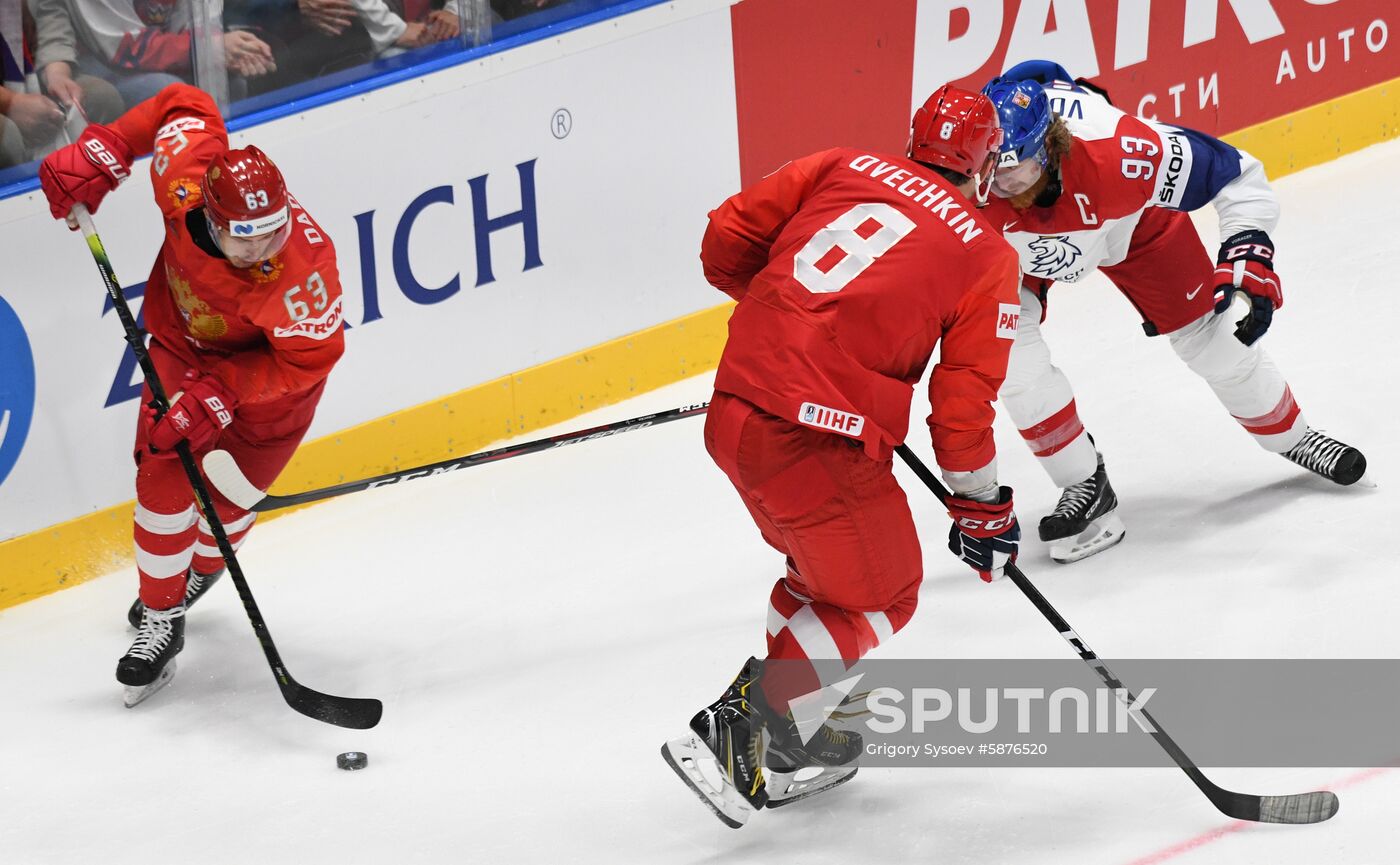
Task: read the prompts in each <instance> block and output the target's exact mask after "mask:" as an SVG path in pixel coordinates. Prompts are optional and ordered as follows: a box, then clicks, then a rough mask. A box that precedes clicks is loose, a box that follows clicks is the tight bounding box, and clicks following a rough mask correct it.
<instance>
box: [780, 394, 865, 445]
mask: <svg viewBox="0 0 1400 865" xmlns="http://www.w3.org/2000/svg"><path fill="white" fill-rule="evenodd" d="M797 420H798V423H801V424H802V425H804V426H812V427H817V428H818V429H824V430H831V431H832V432H837V433H840V434H841V435H846V436H850V437H851V438H860V431H861V430H863V429H865V418H863V417H861V416H860V415H858V414H851V413H850V412H848V411H841V410H839V409H834V408H828V407H827V406H824V405H817V404H816V403H811V402H804V403H803V404H802V407H801V408H799V409H798V410H797Z"/></svg>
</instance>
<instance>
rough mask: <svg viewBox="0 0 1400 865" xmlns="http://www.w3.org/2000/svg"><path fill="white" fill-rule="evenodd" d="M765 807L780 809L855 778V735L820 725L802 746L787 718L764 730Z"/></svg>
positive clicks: (858, 746) (858, 741)
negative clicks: (766, 793) (766, 740)
mask: <svg viewBox="0 0 1400 865" xmlns="http://www.w3.org/2000/svg"><path fill="white" fill-rule="evenodd" d="M767 731H768V747H767V751H766V753H765V755H764V762H763V765H764V768H766V769H767V770H768V784H767V789H768V807H769V808H781V807H782V806H784V805H790V804H792V803H793V802H796V801H798V800H800V799H806V798H808V797H809V796H815V795H816V794H818V793H823V792H825V791H827V790H830V789H831V788H832V787H835V786H838V785H840V784H844V783H846V782H847V781H849V780H851V779H852V778H854V777H855V774H856V771H857V770H858V769H859V767H858V766H856V765H855V763H856V760H857V759H859V758H860V754H861V749H862V747H863V745H864V742H863V740H862V739H861V736H860V734H859V733H856V732H854V731H847V730H837V729H835V728H833V727H832V726H831V725H829V724H823V725H821V727H819V728H818V729H817V730H816V731H815V732H814V733H813V734H812V736H811V737H810V738H809V739H808V740H807V741H806V742H805V743H804V742H803V741H802V738H801V736H800V735H799V734H798V730H797V725H796V724H794V723H793V721H792V719H791V717H784V718H781V719H778V720H777V721H775V722H773V723H770V724H769V725H768V727H767Z"/></svg>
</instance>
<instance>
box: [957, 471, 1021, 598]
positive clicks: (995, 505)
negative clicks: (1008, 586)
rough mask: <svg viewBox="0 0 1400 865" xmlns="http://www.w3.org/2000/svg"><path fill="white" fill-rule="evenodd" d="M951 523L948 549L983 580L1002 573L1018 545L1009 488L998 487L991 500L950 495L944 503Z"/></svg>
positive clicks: (1019, 532)
mask: <svg viewBox="0 0 1400 865" xmlns="http://www.w3.org/2000/svg"><path fill="white" fill-rule="evenodd" d="M946 504H947V505H948V516H950V517H952V518H953V525H952V526H951V527H949V529H948V549H950V550H952V551H953V555H955V556H957V557H958V558H960V559H962V560H963V561H964V562H967V563H968V564H969V565H971V566H972V569H973V570H974V571H976V572H977V575H978V576H980V577H981V578H982V581H983V582H986V583H990V582H991V581H992V580H995V579H998V578H1000V577H1003V576H1005V569H1006V566H1007V564H1009V563H1011V562H1014V561H1016V555H1017V553H1019V552H1020V546H1021V524H1020V523H1018V522H1017V521H1016V513H1015V511H1013V510H1012V507H1011V487H1002V488H1001V490H1000V495H998V497H997V500H996V501H995V502H979V501H974V500H973V499H964V498H960V497H958V496H954V497H952V498H950V499H948V501H947V502H946Z"/></svg>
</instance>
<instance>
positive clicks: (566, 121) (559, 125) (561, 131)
mask: <svg viewBox="0 0 1400 865" xmlns="http://www.w3.org/2000/svg"><path fill="white" fill-rule="evenodd" d="M573 128H574V116H573V115H572V114H570V113H569V109H567V108H560V109H559V110H558V111H556V112H554V116H553V117H552V118H550V121H549V131H550V132H551V133H553V134H554V137H555V138H568V137H569V131H570V130H572V129H573Z"/></svg>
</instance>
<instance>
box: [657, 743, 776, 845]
mask: <svg viewBox="0 0 1400 865" xmlns="http://www.w3.org/2000/svg"><path fill="white" fill-rule="evenodd" d="M661 756H662V757H663V758H664V759H665V760H666V764H667V765H669V766H670V767H671V768H672V769H674V770H675V772H676V774H677V775H679V776H680V778H681V780H682V781H684V782H685V784H686V786H687V787H689V788H690V789H691V791H692V792H693V793H695V795H696V796H699V797H700V801H701V802H704V803H705V804H706V805H707V806H708V807H709V809H710V810H711V811H713V812H715V816H716V817H718V818H719V819H720V822H721V823H723V824H724V825H726V826H728V827H729V828H731V829H740V828H743V826H744V824H745V823H747V822H748V821H749V817H751V816H752V815H753V813H754V809H753V806H752V805H750V804H749V803H748V802H746V801H744V797H743V796H741V795H739V791H738V789H737V788H736V787H735V786H734V785H733V784H731V783H729V781H728V779H726V778H725V777H724V773H723V772H721V771H720V768H719V761H718V760H716V759H715V755H714V754H712V753H710V749H709V748H706V747H705V743H704V742H701V741H700V737H699V736H696V735H695V734H694V733H691V734H690V735H689V736H682V737H681V738H679V739H672V740H671V741H669V742H667V743H666V744H664V745H662V746H661ZM705 768H708V769H709V770H710V771H709V773H708V774H707V773H706V772H705V771H703V770H704V769H705Z"/></svg>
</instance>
